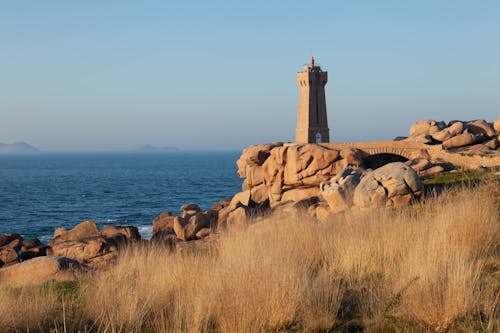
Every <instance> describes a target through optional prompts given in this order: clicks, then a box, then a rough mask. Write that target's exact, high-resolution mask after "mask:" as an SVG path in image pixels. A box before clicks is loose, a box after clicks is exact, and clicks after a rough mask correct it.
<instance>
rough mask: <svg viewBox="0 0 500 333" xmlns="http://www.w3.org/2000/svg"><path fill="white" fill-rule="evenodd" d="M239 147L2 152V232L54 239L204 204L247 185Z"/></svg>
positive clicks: (144, 228) (144, 226)
mask: <svg viewBox="0 0 500 333" xmlns="http://www.w3.org/2000/svg"><path fill="white" fill-rule="evenodd" d="M239 154H240V153H239V152H196V153H191V152H189V153H188V152H179V153H85V154H62V153H61V154H33V155H10V154H9V155H0V234H2V233H6V232H15V233H19V234H21V235H23V236H24V237H26V238H31V237H38V238H40V239H41V240H43V241H47V240H49V239H51V238H52V235H53V232H54V228H56V227H64V228H71V227H73V226H74V225H76V224H77V223H79V222H81V221H84V220H93V221H95V222H96V223H97V224H98V225H99V226H100V227H101V226H103V225H105V224H118V225H135V226H137V227H139V230H140V231H141V233H142V234H143V236H145V237H148V236H149V235H150V233H151V221H152V219H153V218H154V217H155V216H156V215H157V214H159V213H160V212H162V211H164V210H170V211H172V212H173V213H180V206H181V205H182V204H183V203H186V202H195V203H197V204H199V205H200V206H201V207H202V208H203V209H208V208H210V207H211V206H212V205H213V204H214V203H215V202H217V201H218V200H220V199H223V198H225V197H229V196H232V195H233V194H235V193H236V192H238V191H239V190H240V188H241V179H239V178H238V176H237V175H236V160H237V159H238V157H239Z"/></svg>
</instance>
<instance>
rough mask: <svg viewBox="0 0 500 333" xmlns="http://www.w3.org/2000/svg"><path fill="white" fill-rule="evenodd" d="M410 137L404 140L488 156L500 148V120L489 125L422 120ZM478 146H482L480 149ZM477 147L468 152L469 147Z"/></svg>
mask: <svg viewBox="0 0 500 333" xmlns="http://www.w3.org/2000/svg"><path fill="white" fill-rule="evenodd" d="M409 132H410V137H409V138H407V139H404V140H409V141H414V142H418V143H423V144H429V145H437V144H441V145H442V146H443V147H444V148H446V149H457V148H460V149H462V150H463V152H464V153H467V154H482V155H487V154H488V153H491V152H492V151H494V150H495V149H496V148H497V147H498V144H497V142H498V136H499V135H500V119H499V120H496V121H495V122H494V123H489V122H487V121H485V120H483V119H477V120H471V121H458V120H453V121H450V122H449V123H448V124H446V123H445V122H443V121H435V120H420V121H417V122H415V123H414V124H413V125H412V126H411V127H410V131H409ZM476 145H481V147H480V148H481V149H478V148H479V147H477V146H476ZM470 146H476V147H475V148H474V149H472V150H470V151H468V150H467V147H470Z"/></svg>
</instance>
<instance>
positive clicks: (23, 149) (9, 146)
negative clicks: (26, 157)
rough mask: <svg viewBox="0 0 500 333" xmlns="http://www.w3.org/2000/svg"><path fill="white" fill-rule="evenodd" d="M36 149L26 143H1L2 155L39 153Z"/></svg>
mask: <svg viewBox="0 0 500 333" xmlns="http://www.w3.org/2000/svg"><path fill="white" fill-rule="evenodd" d="M38 152H40V150H38V149H37V148H36V147H34V146H32V145H30V144H29V143H26V142H14V143H1V142H0V153H38Z"/></svg>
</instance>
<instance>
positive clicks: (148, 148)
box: [135, 145, 180, 153]
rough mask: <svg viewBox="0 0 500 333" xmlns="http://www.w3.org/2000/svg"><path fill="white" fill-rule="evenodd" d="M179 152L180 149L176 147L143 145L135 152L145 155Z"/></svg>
mask: <svg viewBox="0 0 500 333" xmlns="http://www.w3.org/2000/svg"><path fill="white" fill-rule="evenodd" d="M179 150H180V149H179V148H176V147H155V146H151V145H145V146H142V147H140V148H138V149H136V150H135V151H139V152H145V153H150V152H151V153H155V152H175V151H179Z"/></svg>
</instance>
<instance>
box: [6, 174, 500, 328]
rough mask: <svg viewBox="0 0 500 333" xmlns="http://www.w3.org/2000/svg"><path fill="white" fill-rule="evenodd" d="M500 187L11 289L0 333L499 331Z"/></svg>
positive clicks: (262, 226)
mask: <svg viewBox="0 0 500 333" xmlns="http://www.w3.org/2000/svg"><path fill="white" fill-rule="evenodd" d="M499 211H500V189H499V185H498V183H496V182H491V183H489V184H485V185H481V186H478V187H465V188H461V189H453V190H449V191H445V193H442V194H440V195H439V196H434V197H430V198H427V199H425V200H423V201H422V202H421V203H418V204H415V205H413V206H411V207H407V208H402V209H393V210H389V209H385V210H375V211H366V212H350V213H348V214H346V215H345V216H342V217H338V218H335V219H333V220H332V221H330V222H328V223H321V224H320V223H313V222H311V221H310V220H309V219H308V218H306V217H305V215H304V216H302V215H301V214H300V213H297V214H296V215H295V216H290V217H289V218H288V219H286V220H267V221H264V222H259V223H255V224H252V225H249V226H248V227H240V228H234V229H230V230H227V231H225V232H221V233H220V234H219V237H218V238H217V240H216V241H214V242H210V243H204V244H202V245H201V246H200V245H197V246H190V247H189V248H187V249H185V250H184V251H180V252H175V251H174V252H171V251H170V250H169V249H168V248H162V247H157V246H156V247H145V246H141V247H131V248H130V249H128V250H126V251H124V252H123V254H122V256H121V257H120V259H119V261H118V263H117V264H116V265H114V266H112V267H110V268H109V269H108V270H106V271H102V272H98V273H96V274H95V275H94V276H92V277H89V278H87V279H85V280H82V281H79V282H78V283H76V284H73V283H54V284H46V285H44V286H41V287H31V288H24V289H19V288H8V287H2V288H0V330H1V331H2V332H221V333H233V332H234V333H237V332H242V333H247V332H356V331H361V330H363V331H365V332H498V331H500V313H499V312H500V309H499V299H500V271H499V269H500V232H499V227H500V213H499Z"/></svg>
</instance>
